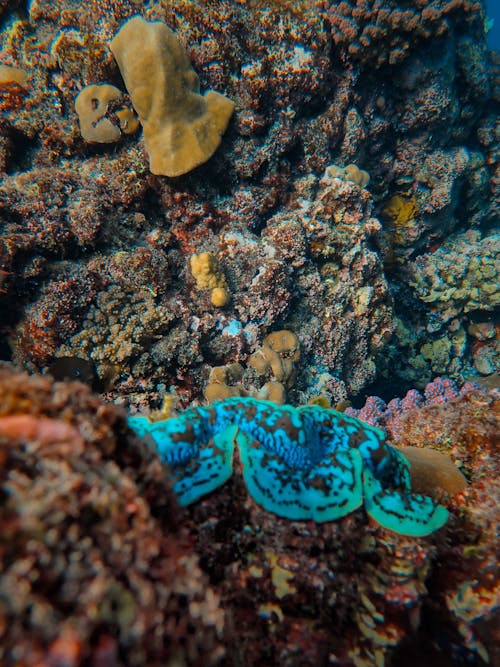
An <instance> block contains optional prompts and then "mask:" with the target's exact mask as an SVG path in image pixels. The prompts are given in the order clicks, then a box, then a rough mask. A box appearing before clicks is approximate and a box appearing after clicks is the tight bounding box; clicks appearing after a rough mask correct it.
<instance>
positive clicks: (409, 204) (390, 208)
mask: <svg viewBox="0 0 500 667" xmlns="http://www.w3.org/2000/svg"><path fill="white" fill-rule="evenodd" d="M382 213H383V214H384V215H386V216H387V217H388V218H389V219H390V221H391V222H392V224H393V225H396V226H397V227H405V226H406V225H408V224H409V223H411V222H412V221H413V220H414V219H415V216H416V215H417V213H418V205H417V200H416V197H414V196H413V195H403V194H396V195H394V196H393V197H391V198H390V199H389V200H388V202H387V203H386V205H385V206H384V208H383V209H382Z"/></svg>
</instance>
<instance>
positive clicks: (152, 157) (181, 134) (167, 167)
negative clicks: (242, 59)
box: [110, 16, 234, 176]
mask: <svg viewBox="0 0 500 667" xmlns="http://www.w3.org/2000/svg"><path fill="white" fill-rule="evenodd" d="M110 48H111V51H112V53H113V55H114V57H115V58H116V61H117V63H118V67H119V68H120V72H121V74H122V76H123V80H124V82H125V86H126V88H127V90H128V92H129V94H130V97H131V98H132V104H133V105H134V109H135V110H136V111H137V113H138V114H139V119H140V121H141V124H142V126H143V128H144V141H145V143H146V149H147V151H148V153H149V167H150V169H151V171H152V172H153V174H160V175H163V176H180V175H181V174H185V173H187V172H188V171H191V169H194V168H195V167H197V166H198V165H200V164H203V163H204V162H206V161H207V160H208V159H209V158H210V157H211V156H212V155H213V153H214V152H215V151H216V149H217V148H218V146H219V144H220V141H221V136H222V134H224V132H225V130H226V127H227V124H228V122H229V118H230V117H231V114H232V113H233V108H234V104H233V102H231V100H229V99H228V98H227V97H224V95H221V94H220V93H216V92H215V91H212V90H209V91H208V92H207V93H205V95H203V96H202V95H200V94H199V81H198V76H197V74H196V72H195V71H194V70H193V68H192V67H191V63H190V62H189V58H188V56H187V54H186V51H185V49H184V47H183V46H182V44H181V43H180V42H179V40H178V39H177V37H176V36H175V34H174V32H173V31H172V30H170V28H169V27H167V26H166V25H165V24H164V23H161V22H160V21H156V22H152V23H150V22H148V21H145V20H144V19H143V18H142V17H140V16H135V17H133V18H131V19H130V20H129V21H127V22H126V23H125V24H124V25H123V26H122V27H121V29H120V31H119V32H118V33H117V34H116V35H115V37H114V39H113V40H112V41H111V44H110Z"/></svg>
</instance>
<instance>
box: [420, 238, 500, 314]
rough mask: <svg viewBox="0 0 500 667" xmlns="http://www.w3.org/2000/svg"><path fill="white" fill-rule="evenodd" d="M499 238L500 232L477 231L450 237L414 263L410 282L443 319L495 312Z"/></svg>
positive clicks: (499, 289) (499, 272) (499, 275)
mask: <svg viewBox="0 0 500 667" xmlns="http://www.w3.org/2000/svg"><path fill="white" fill-rule="evenodd" d="M499 241H500V235H499V234H498V233H497V232H490V233H487V234H484V235H482V234H481V233H480V232H478V231H477V230H468V231H467V232H464V233H463V234H460V235H456V236H453V237H450V238H449V239H448V240H447V241H446V242H445V243H444V244H443V245H442V246H441V247H439V248H438V249H437V250H436V251H435V252H434V253H432V254H426V255H421V256H420V257H418V258H417V259H416V260H415V262H413V263H412V265H411V266H410V268H409V273H410V285H411V286H412V287H414V288H415V290H416V293H417V295H418V297H419V298H420V299H421V300H422V301H425V302H426V303H429V304H431V308H432V312H433V313H435V314H437V315H438V317H439V319H440V320H441V321H443V322H447V321H448V320H450V319H451V318H452V317H456V316H457V315H463V314H465V313H471V312H474V311H481V312H488V311H492V310H494V309H495V308H498V306H500V286H499V278H500V257H499V251H498V247H499V245H498V244H499Z"/></svg>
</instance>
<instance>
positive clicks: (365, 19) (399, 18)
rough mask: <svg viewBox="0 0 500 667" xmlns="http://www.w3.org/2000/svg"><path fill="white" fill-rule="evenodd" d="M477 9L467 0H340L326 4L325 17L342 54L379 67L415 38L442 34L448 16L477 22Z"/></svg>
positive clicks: (400, 53) (403, 52) (402, 52)
mask: <svg viewBox="0 0 500 667" xmlns="http://www.w3.org/2000/svg"><path fill="white" fill-rule="evenodd" d="M480 10H481V4H480V3H479V2H473V1H471V0H455V1H454V2H448V1H447V0H432V2H426V3H412V4H409V5H408V6H401V3H398V2H397V1H396V0H389V1H386V2H385V3H384V4H382V3H378V2H374V0H361V2H359V1H358V2H354V1H353V0H342V2H338V3H337V2H336V3H331V4H330V9H329V12H328V19H329V21H330V25H331V30H332V36H333V39H334V42H335V44H336V45H337V46H338V47H339V49H340V51H341V53H342V54H344V56H345V57H346V58H353V59H354V60H359V61H361V62H362V63H364V64H367V65H371V66H375V67H380V66H382V65H385V64H387V63H389V64H391V65H394V64H396V63H398V62H400V61H402V60H403V59H404V58H405V57H407V55H408V52H410V51H411V50H412V49H413V48H415V46H416V45H418V44H419V42H422V41H425V40H429V39H430V38H433V39H436V38H439V37H440V36H442V35H446V34H447V33H448V31H449V30H450V26H449V17H450V16H453V15H454V14H457V13H462V14H463V15H464V17H465V20H466V21H469V22H477V21H478V17H477V13H478V12H479V11H480ZM478 27H479V26H478Z"/></svg>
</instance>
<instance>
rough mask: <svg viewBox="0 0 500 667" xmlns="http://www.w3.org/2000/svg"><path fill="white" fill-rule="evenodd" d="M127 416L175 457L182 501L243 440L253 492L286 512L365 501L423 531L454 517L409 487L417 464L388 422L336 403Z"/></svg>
mask: <svg viewBox="0 0 500 667" xmlns="http://www.w3.org/2000/svg"><path fill="white" fill-rule="evenodd" d="M128 424H129V426H130V427H131V428H132V429H133V430H134V431H135V432H136V433H137V434H138V435H139V436H141V437H146V436H149V437H150V438H151V439H152V440H153V442H154V444H155V446H156V449H157V451H158V454H159V456H160V458H161V459H162V461H164V462H165V463H168V464H169V465H170V467H171V470H172V473H171V475H172V481H173V488H174V492H175V493H176V494H177V497H178V499H179V502H180V504H181V505H189V504H190V503H192V502H195V501H196V500H198V499H199V498H200V497H201V496H204V495H205V494H207V493H210V492H211V491H213V490H214V489H216V488H217V487H218V486H220V485H221V484H224V482H226V481H227V480H228V479H229V477H230V476H231V475H232V472H233V455H234V449H235V446H237V447H238V450H239V455H240V460H241V463H242V468H243V478H244V480H245V483H246V486H247V488H248V491H249V493H250V494H251V495H252V497H253V499H254V500H255V502H257V503H258V504H259V505H261V506H262V507H263V508H264V509H266V510H268V511H269V512H273V513H275V514H277V515H278V516H281V517H285V518H287V519H293V520H310V519H312V520H313V521H317V522H323V521H332V520H335V519H339V518H340V517H343V516H345V515H346V514H349V512H352V511H354V510H355V509H357V508H358V507H361V505H363V504H364V507H365V510H366V512H367V513H368V514H369V515H370V516H371V517H372V518H373V519H375V520H376V521H377V522H378V523H380V524H381V525H382V526H384V527H385V528H389V529H390V530H393V531H395V532H396V533H401V534H403V535H411V536H415V537H420V536H423V535H428V534H429V533H431V532H433V531H434V530H437V529H438V528H440V527H441V526H442V525H443V524H444V523H445V522H446V520H447V518H448V511H447V510H446V509H445V508H444V507H442V506H441V505H436V504H435V503H434V501H433V500H432V499H431V498H429V497H427V496H422V495H418V494H412V493H411V487H410V472H409V463H408V461H407V460H406V459H405V457H404V456H403V455H402V454H400V453H399V452H398V451H397V450H396V449H395V448H394V447H391V445H389V444H388V443H387V442H385V438H384V434H383V433H382V431H380V430H379V429H377V428H374V427H372V426H369V425H368V424H365V423H364V422H362V421H360V420H359V419H356V418H354V417H349V416H347V415H345V414H343V413H341V412H336V411H335V410H325V409H324V408H321V407H319V406H306V407H301V408H293V407H291V406H289V405H285V406H277V405H275V404H274V403H270V402H268V401H260V400H257V399H254V398H228V399H226V400H224V401H218V402H217V403H213V404H212V405H210V406H207V407H197V408H191V409H188V410H186V411H185V412H183V413H182V414H181V415H180V416H178V417H174V418H171V419H166V420H164V421H159V422H150V421H149V420H148V418H147V417H144V416H135V417H129V419H128Z"/></svg>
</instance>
